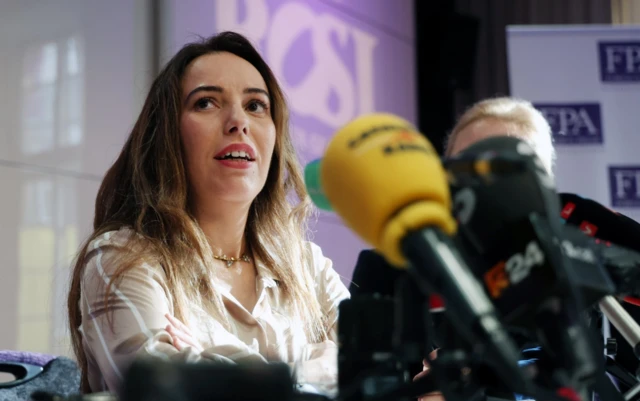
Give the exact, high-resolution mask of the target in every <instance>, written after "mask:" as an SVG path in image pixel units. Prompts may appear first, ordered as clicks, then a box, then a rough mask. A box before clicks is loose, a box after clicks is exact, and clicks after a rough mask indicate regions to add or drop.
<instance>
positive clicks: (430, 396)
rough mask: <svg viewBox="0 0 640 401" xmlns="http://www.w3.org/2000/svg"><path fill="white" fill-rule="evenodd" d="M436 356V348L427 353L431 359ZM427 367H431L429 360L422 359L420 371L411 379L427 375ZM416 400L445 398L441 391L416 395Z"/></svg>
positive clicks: (435, 400)
mask: <svg viewBox="0 0 640 401" xmlns="http://www.w3.org/2000/svg"><path fill="white" fill-rule="evenodd" d="M437 356H438V350H434V351H432V352H431V353H430V354H429V359H431V360H433V359H436V357H437ZM429 369H431V367H430V366H429V361H427V360H426V359H423V360H422V372H420V373H418V374H417V375H415V377H414V378H413V381H416V380H418V379H419V378H421V377H424V376H426V375H428V374H429ZM418 401H445V400H444V397H443V396H442V394H441V393H439V392H433V393H427V394H424V395H421V396H420V397H418Z"/></svg>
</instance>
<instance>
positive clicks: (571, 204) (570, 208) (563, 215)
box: [560, 202, 576, 220]
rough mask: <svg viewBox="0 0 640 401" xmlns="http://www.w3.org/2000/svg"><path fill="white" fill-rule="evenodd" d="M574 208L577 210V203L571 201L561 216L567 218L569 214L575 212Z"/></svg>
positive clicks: (563, 209) (565, 206)
mask: <svg viewBox="0 0 640 401" xmlns="http://www.w3.org/2000/svg"><path fill="white" fill-rule="evenodd" d="M574 210H576V204H575V203H573V202H569V203H567V204H566V205H564V207H563V208H562V212H560V216H561V217H562V218H563V219H565V220H566V219H568V218H569V216H571V213H573V211H574Z"/></svg>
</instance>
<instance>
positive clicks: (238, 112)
mask: <svg viewBox="0 0 640 401" xmlns="http://www.w3.org/2000/svg"><path fill="white" fill-rule="evenodd" d="M224 132H225V134H229V135H231V134H238V133H241V134H245V135H246V134H247V133H248V132H249V120H248V118H247V115H246V114H245V113H244V110H243V109H242V108H241V107H234V108H233V109H231V110H230V112H229V119H228V121H227V124H226V127H225V130H224Z"/></svg>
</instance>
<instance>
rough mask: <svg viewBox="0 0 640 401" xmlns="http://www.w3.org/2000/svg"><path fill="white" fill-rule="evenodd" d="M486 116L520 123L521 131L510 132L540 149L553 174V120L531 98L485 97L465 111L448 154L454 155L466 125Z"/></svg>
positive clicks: (447, 145) (448, 143)
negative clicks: (549, 121)
mask: <svg viewBox="0 0 640 401" xmlns="http://www.w3.org/2000/svg"><path fill="white" fill-rule="evenodd" d="M485 119H495V120H498V121H500V122H504V123H507V124H510V125H513V126H514V127H516V129H517V131H518V132H511V133H506V134H509V135H512V136H518V137H521V138H522V139H523V140H525V141H527V142H528V143H529V144H530V145H531V146H532V147H533V149H534V150H535V151H536V153H537V154H538V157H539V158H540V160H541V161H542V163H543V164H544V166H545V167H546V168H547V170H548V172H549V174H552V173H553V165H554V162H555V158H556V153H555V149H554V147H553V137H552V135H551V127H550V126H549V123H548V122H547V120H546V119H545V118H544V116H543V115H542V113H540V112H539V111H538V110H536V109H535V108H534V107H533V105H532V104H531V102H528V101H526V100H522V99H517V98H513V97H496V98H490V99H486V100H482V101H480V102H478V103H476V104H474V105H473V106H471V107H470V108H469V109H468V110H467V111H465V113H464V114H463V115H462V116H461V117H460V119H459V120H458V122H457V124H456V125H455V127H454V128H453V130H452V131H451V133H450V134H449V136H448V138H447V140H446V142H445V152H444V154H445V156H451V152H452V150H453V145H454V144H455V141H456V139H457V138H458V135H459V134H460V132H461V131H462V130H463V129H465V128H466V127H468V126H469V125H471V124H473V123H475V122H477V121H480V120H485Z"/></svg>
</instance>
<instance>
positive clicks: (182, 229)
mask: <svg viewBox="0 0 640 401" xmlns="http://www.w3.org/2000/svg"><path fill="white" fill-rule="evenodd" d="M215 52H229V53H232V54H235V55H236V56H238V57H241V58H243V59H245V60H247V61H248V62H249V63H251V64H252V65H253V66H254V67H255V68H256V69H257V70H258V71H259V72H260V74H261V75H262V77H263V79H264V80H265V83H266V85H267V88H268V90H269V95H270V97H271V104H272V107H271V116H272V118H273V121H274V124H275V126H276V132H277V135H276V144H275V149H274V152H273V157H272V160H271V165H270V166H269V172H268V176H267V181H266V183H265V186H264V188H263V189H262V191H261V192H260V193H259V194H258V196H257V197H256V199H255V200H254V201H253V204H252V205H251V208H250V211H249V217H248V220H247V227H246V229H245V230H246V231H245V234H246V239H247V246H248V249H250V250H251V252H253V254H254V255H256V257H257V258H258V259H260V260H261V261H262V262H264V264H265V265H266V266H267V267H268V268H269V269H271V271H272V273H273V274H274V276H275V278H276V280H277V281H278V283H279V289H280V291H282V294H283V296H284V297H285V299H286V300H288V301H289V305H290V307H291V313H292V315H291V317H292V318H293V319H292V320H293V321H295V322H297V323H298V324H300V325H301V326H302V327H303V328H304V329H305V332H306V335H307V338H308V340H309V342H320V341H323V340H324V339H326V336H327V330H328V328H327V327H326V322H325V320H326V319H325V318H324V317H323V315H322V312H321V308H320V303H319V302H318V299H317V297H316V296H315V283H314V282H313V279H312V277H311V272H310V269H308V268H306V266H305V264H306V262H307V261H308V260H309V259H308V257H309V255H308V247H306V246H305V243H304V239H305V235H306V221H307V217H308V216H309V214H310V213H311V210H312V209H311V203H310V201H309V198H308V196H307V193H306V189H305V186H304V179H303V176H302V168H301V166H300V164H299V162H298V159H297V155H296V152H295V149H294V147H293V144H292V141H291V136H290V134H289V111H288V108H287V104H286V102H285V97H284V94H283V92H282V90H281V89H280V86H279V85H278V83H277V81H276V78H275V76H274V75H273V73H272V72H271V70H270V69H269V67H268V66H267V64H266V63H265V62H264V60H263V59H262V58H261V57H260V55H259V54H258V52H257V51H256V50H255V48H254V47H253V46H252V45H251V44H250V42H249V41H248V40H247V39H246V38H244V37H243V36H241V35H238V34H236V33H232V32H223V33H221V34H218V35H216V36H213V37H211V38H208V39H206V40H203V41H202V42H197V43H191V44H188V45H186V46H185V47H183V48H182V50H180V51H179V52H178V53H177V54H176V55H175V56H174V57H173V58H172V59H171V60H170V61H169V62H168V63H167V65H166V67H165V68H164V69H163V70H162V72H161V73H160V74H159V76H158V77H157V78H156V79H155V81H154V82H153V85H152V87H151V90H150V91H149V94H148V96H147V99H146V101H145V104H144V106H143V108H142V112H141V113H140V115H139V117H138V120H137V122H136V124H135V126H134V127H133V130H132V132H131V134H130V135H129V138H128V139H127V141H126V143H125V145H124V147H123V149H122V152H121V153H120V156H119V157H118V159H117V160H116V161H115V163H114V164H113V166H111V168H110V169H109V171H108V172H107V174H106V176H105V177H104V180H103V181H102V185H101V187H100V190H99V191H98V195H97V197H96V204H95V218H94V222H93V229H94V232H93V234H92V235H91V236H90V237H89V238H88V239H87V241H86V242H85V243H84V245H83V247H82V248H81V251H80V253H79V256H78V258H77V260H76V263H75V267H74V269H73V277H72V282H71V288H70V291H69V297H68V313H69V326H70V327H69V328H70V330H71V337H72V341H73V348H74V352H75V354H76V357H77V358H78V363H79V365H80V368H81V371H82V390H83V392H87V391H90V388H89V383H88V380H87V357H86V354H85V352H84V348H83V345H82V333H81V332H80V330H79V327H80V324H81V323H82V315H81V309H80V305H79V300H80V297H81V282H82V277H83V272H84V268H85V265H86V263H87V262H88V259H89V258H90V257H91V253H90V252H89V249H88V245H89V244H90V243H91V241H93V240H95V239H96V238H98V237H99V236H100V235H102V234H103V233H105V232H108V231H112V230H118V229H119V228H121V227H123V226H126V227H131V228H133V230H134V231H135V232H136V233H137V234H138V235H137V236H132V240H131V243H130V244H129V246H128V247H124V249H122V252H121V255H120V256H121V258H120V259H119V261H120V264H119V267H118V269H117V270H116V271H115V273H114V274H113V276H112V277H111V281H110V283H109V286H108V288H107V291H106V294H105V308H106V309H107V310H109V309H108V299H109V294H110V291H111V292H112V291H113V286H114V285H116V284H117V283H118V282H119V280H121V279H122V278H123V277H124V276H125V275H126V274H127V272H128V271H129V270H130V269H132V268H134V267H135V266H136V265H139V264H140V263H142V262H146V261H153V262H156V263H158V264H159V265H160V266H162V268H163V270H164V272H165V274H166V276H167V281H168V284H169V285H168V286H169V290H170V291H171V294H170V295H171V297H172V299H173V300H174V306H175V310H174V313H175V316H176V317H177V318H178V319H180V320H183V319H184V318H185V316H186V315H188V313H189V310H188V307H189V302H200V303H202V306H203V307H206V308H207V309H208V310H209V311H212V313H213V314H214V316H217V317H219V318H220V319H221V321H222V323H223V324H225V325H226V326H227V327H228V326H229V322H228V321H227V320H226V319H224V318H223V316H224V313H223V310H224V309H223V305H222V300H221V298H220V294H218V293H217V292H216V290H215V288H214V287H213V284H212V282H211V280H210V279H209V278H208V270H209V268H210V266H211V263H212V250H211V247H210V246H209V245H208V243H207V241H206V238H205V236H204V233H203V232H202V230H201V229H200V227H199V225H198V224H197V221H196V220H195V219H194V217H193V213H192V210H191V209H190V207H189V205H191V202H190V191H189V189H188V186H189V185H188V180H187V174H186V168H185V164H184V162H185V161H184V156H183V149H182V141H181V136H180V127H179V121H180V114H181V104H182V101H181V93H182V91H181V86H182V85H181V81H182V77H183V75H184V73H185V69H186V68H187V66H188V65H189V64H190V63H191V62H192V61H193V60H195V59H196V58H198V57H200V56H203V55H205V54H209V53H215ZM292 192H294V193H295V194H296V195H297V197H298V200H299V202H298V203H297V204H295V205H294V204H292V203H290V201H289V199H288V195H290V194H291V193H292ZM138 238H141V239H142V241H141V243H142V245H143V247H142V248H139V247H136V248H134V249H136V252H133V251H131V249H132V246H134V245H137V244H138V245H139V243H138V242H137V241H138ZM127 250H128V251H127ZM138 250H139V252H138Z"/></svg>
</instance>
